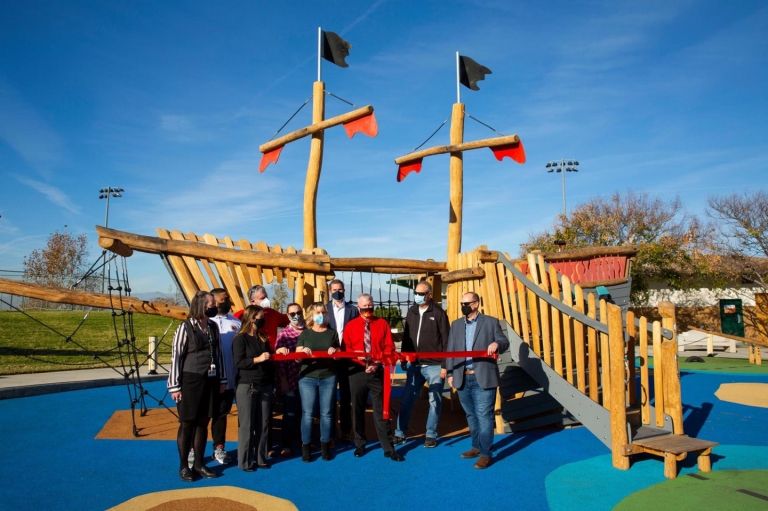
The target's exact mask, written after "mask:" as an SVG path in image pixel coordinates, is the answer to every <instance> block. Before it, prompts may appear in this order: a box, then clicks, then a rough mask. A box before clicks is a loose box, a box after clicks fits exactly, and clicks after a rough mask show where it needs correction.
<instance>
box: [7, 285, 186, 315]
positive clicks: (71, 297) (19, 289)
mask: <svg viewBox="0 0 768 511" xmlns="http://www.w3.org/2000/svg"><path fill="white" fill-rule="evenodd" d="M0 293H7V294H9V295H16V296H26V297H29V298H36V299H38V300H45V301H47V302H54V303H69V304H73V305H83V306H86V307H99V308H103V309H111V308H112V307H122V308H123V309H125V310H127V311H130V312H137V313H140V314H150V315H153V316H163V317H165V318H172V319H179V320H184V319H187V315H188V312H189V311H188V310H187V308H186V307H179V306H176V305H165V304H162V303H159V302H148V301H146V300H140V299H138V298H134V297H132V296H123V297H122V298H121V299H120V300H118V299H117V298H116V297H111V296H110V295H108V294H102V293H93V292H90V291H74V290H72V289H61V288H57V287H48V286H39V285H37V284H30V283H28V282H19V281H16V280H7V279H0Z"/></svg>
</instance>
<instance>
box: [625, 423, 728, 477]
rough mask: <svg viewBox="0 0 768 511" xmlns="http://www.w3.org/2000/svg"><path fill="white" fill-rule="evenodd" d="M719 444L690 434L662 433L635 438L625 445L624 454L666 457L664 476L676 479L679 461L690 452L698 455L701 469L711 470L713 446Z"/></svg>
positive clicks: (704, 470) (703, 470)
mask: <svg viewBox="0 0 768 511" xmlns="http://www.w3.org/2000/svg"><path fill="white" fill-rule="evenodd" d="M716 445H719V444H718V443H717V442H710V441H708V440H699V439H698V438H691V437H689V436H688V435H672V434H670V435H662V436H654V437H649V438H643V439H641V440H635V441H634V442H632V443H631V444H628V445H626V446H625V447H624V455H625V456H630V455H632V454H640V453H648V454H653V455H654V456H660V457H662V458H664V477H666V478H667V479H675V478H676V477H677V462H678V461H682V460H684V459H685V458H686V457H687V456H688V453H694V454H696V455H698V459H697V462H698V465H699V470H701V471H702V472H709V471H711V470H712V462H711V461H710V459H709V455H710V453H711V452H712V448H713V447H715V446H716Z"/></svg>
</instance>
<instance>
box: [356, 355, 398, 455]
mask: <svg viewBox="0 0 768 511" xmlns="http://www.w3.org/2000/svg"><path fill="white" fill-rule="evenodd" d="M349 387H350V391H351V393H352V417H353V419H354V420H353V425H354V429H355V445H356V446H357V447H364V446H365V444H366V442H367V439H366V438H365V406H366V405H367V404H368V392H370V393H371V401H372V403H373V425H374V426H375V427H376V435H377V436H378V437H379V442H381V448H382V449H384V452H390V451H392V450H393V449H392V444H391V443H390V441H389V438H390V436H391V435H392V430H391V429H390V425H389V420H384V417H383V415H382V410H383V407H384V370H383V369H382V368H381V367H380V368H379V369H378V370H377V371H376V372H375V373H366V372H365V369H364V368H363V367H360V368H359V369H358V368H356V367H355V368H352V371H351V372H350V374H349Z"/></svg>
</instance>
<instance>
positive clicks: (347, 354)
mask: <svg viewBox="0 0 768 511" xmlns="http://www.w3.org/2000/svg"><path fill="white" fill-rule="evenodd" d="M370 355H371V354H370V353H366V352H364V351H336V352H335V353H334V354H333V355H329V354H328V352H327V351H313V352H312V355H307V354H306V353H304V352H294V353H289V354H287V355H279V354H274V355H272V357H271V358H272V360H274V361H275V362H282V361H284V360H303V359H308V358H350V359H351V358H354V359H360V358H365V357H369V356H370ZM467 357H472V358H493V359H496V358H499V356H498V355H497V354H495V353H494V354H493V355H491V356H490V357H489V356H488V352H487V351H479V350H478V351H419V352H406V353H403V352H399V351H388V352H385V353H383V354H382V355H381V357H380V358H379V359H378V360H374V362H380V363H381V365H382V366H384V370H385V371H386V372H387V377H386V378H384V403H383V410H382V416H383V417H384V419H386V420H389V402H390V397H391V396H390V395H391V394H392V375H393V374H394V373H395V365H397V363H398V362H414V361H416V360H417V359H420V358H422V359H424V358H467Z"/></svg>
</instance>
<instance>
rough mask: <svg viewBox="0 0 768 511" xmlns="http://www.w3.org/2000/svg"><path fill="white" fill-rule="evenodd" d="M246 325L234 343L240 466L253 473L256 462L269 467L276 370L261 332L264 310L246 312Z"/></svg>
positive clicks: (238, 462)
mask: <svg viewBox="0 0 768 511" xmlns="http://www.w3.org/2000/svg"><path fill="white" fill-rule="evenodd" d="M242 323H243V324H242V326H241V327H240V331H239V332H238V333H237V335H236V336H235V338H234V339H233V340H232V355H233V359H234V361H235V366H236V367H237V368H238V370H239V373H238V375H237V379H236V380H235V381H236V384H237V388H236V390H235V396H236V398H237V422H238V430H237V466H238V467H240V468H241V469H243V470H245V471H246V472H252V471H253V470H254V468H255V466H254V461H255V462H256V465H258V466H259V467H260V468H269V464H268V463H267V433H268V432H269V415H270V407H271V404H272V389H273V387H274V385H275V367H274V365H273V363H272V360H271V357H272V354H271V352H270V348H269V339H268V338H267V335H266V334H265V333H264V332H262V331H261V329H262V328H264V311H263V309H262V308H261V307H259V306H258V305H249V306H248V307H246V308H245V312H243V317H242ZM283 349H285V348H283ZM285 351H286V352H287V350H285ZM254 453H255V456H254ZM254 458H255V460H254Z"/></svg>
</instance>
